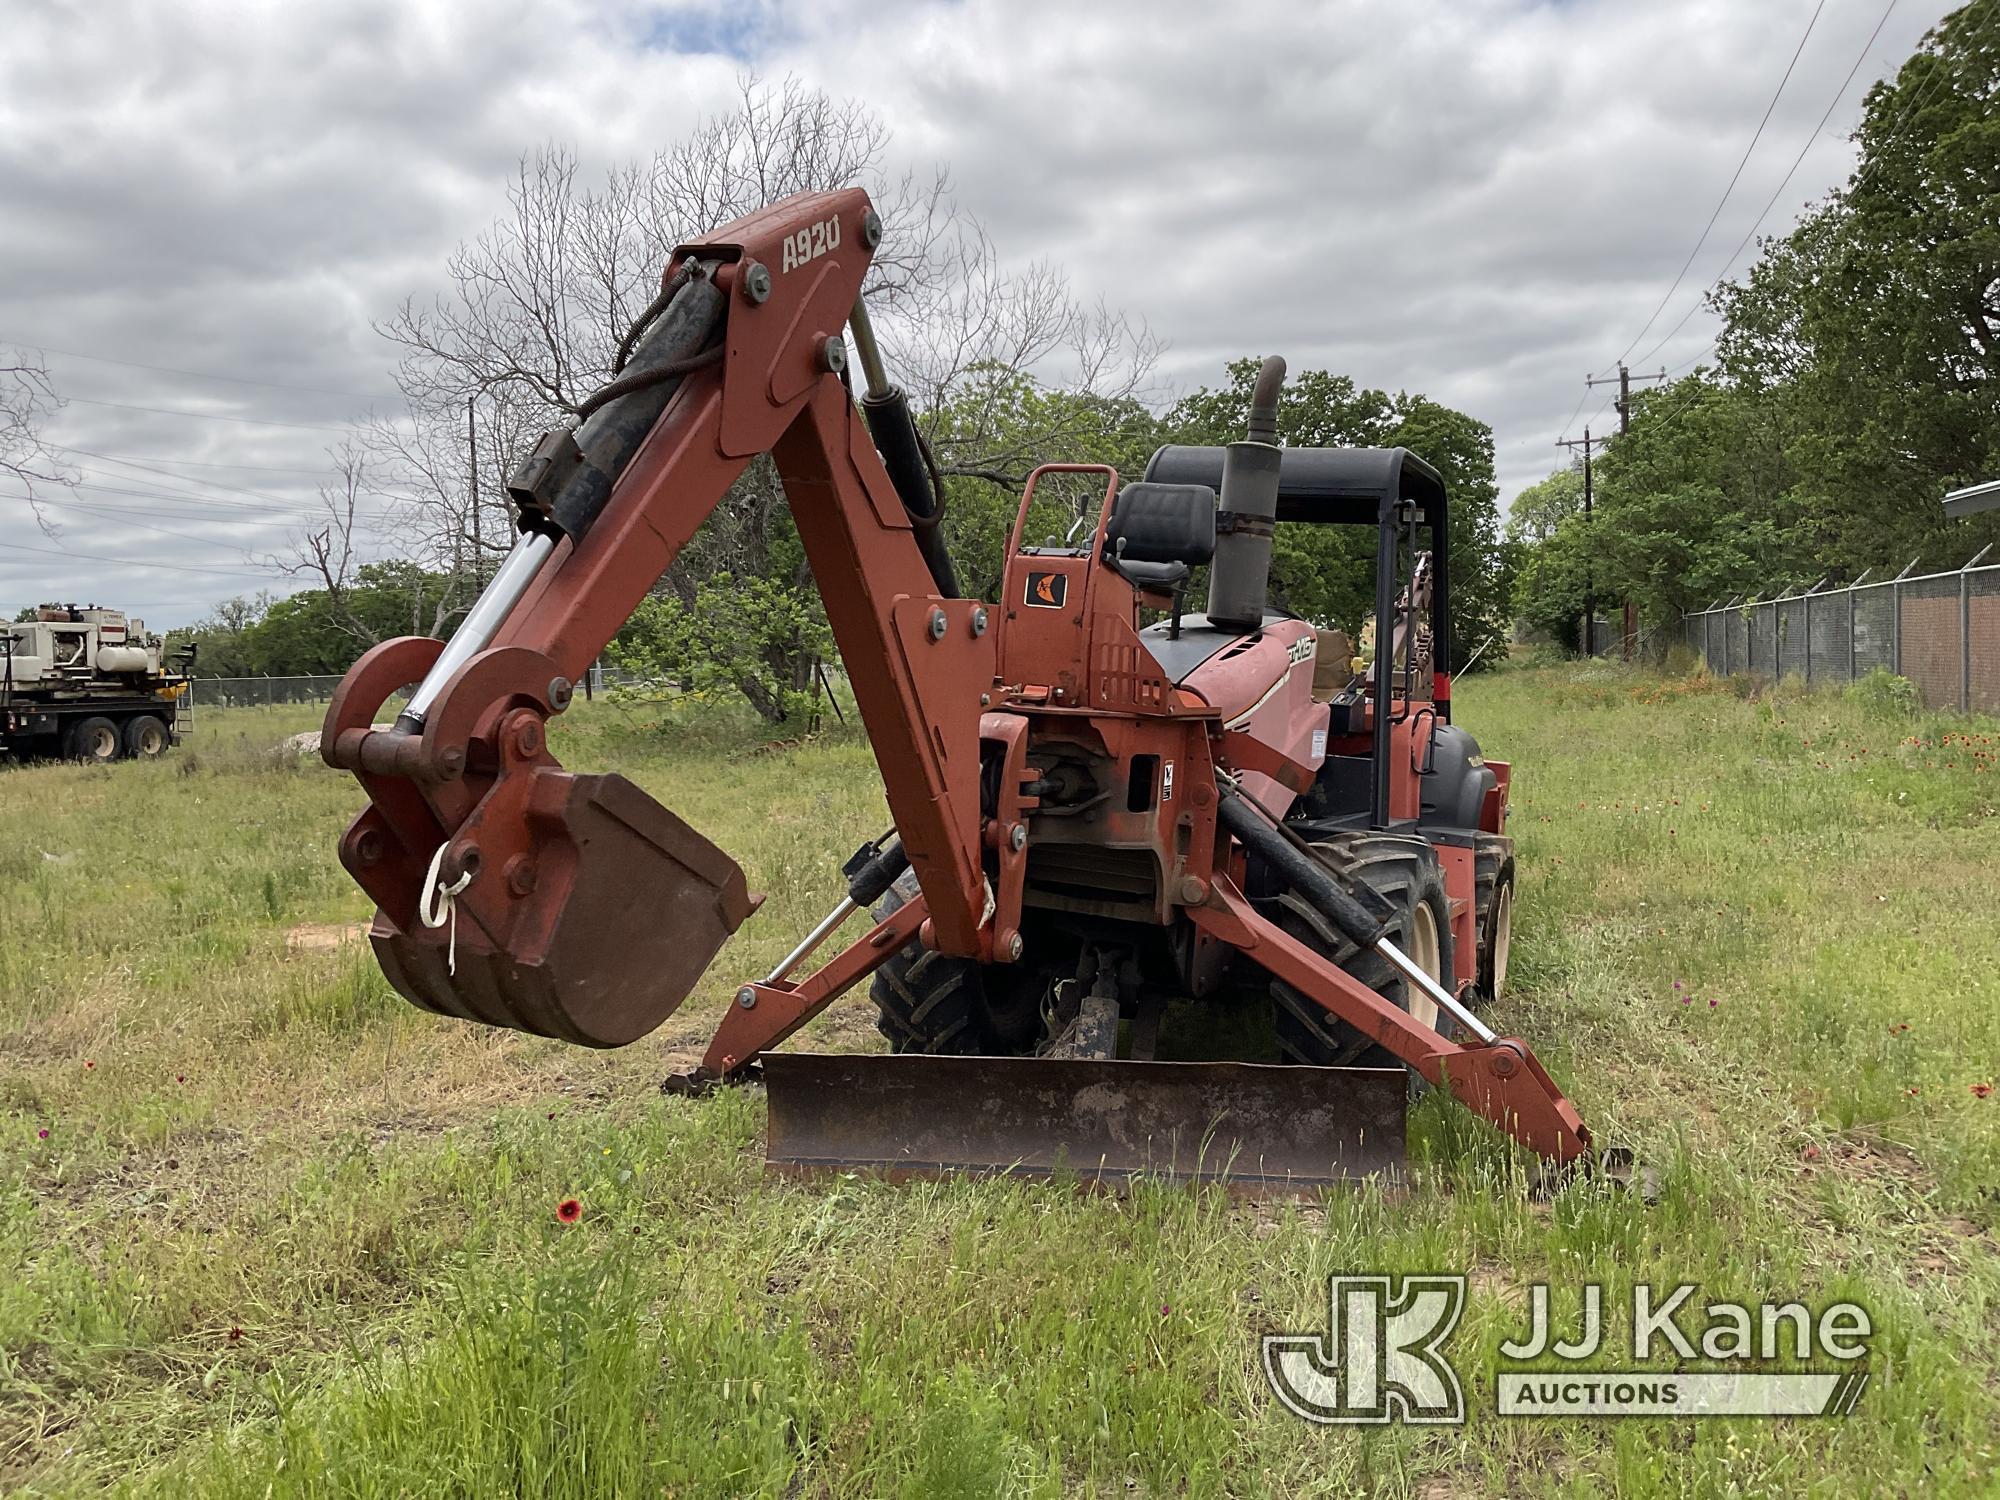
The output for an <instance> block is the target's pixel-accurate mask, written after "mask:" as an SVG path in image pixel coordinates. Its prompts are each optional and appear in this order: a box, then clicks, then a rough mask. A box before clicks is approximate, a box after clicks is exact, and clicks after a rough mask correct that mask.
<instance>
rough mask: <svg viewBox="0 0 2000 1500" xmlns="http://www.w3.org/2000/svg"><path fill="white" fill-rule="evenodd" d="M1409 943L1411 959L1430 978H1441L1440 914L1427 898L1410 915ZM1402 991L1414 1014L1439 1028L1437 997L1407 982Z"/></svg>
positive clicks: (1411, 1014) (1408, 1006)
mask: <svg viewBox="0 0 2000 1500" xmlns="http://www.w3.org/2000/svg"><path fill="white" fill-rule="evenodd" d="M1409 945H1410V947H1409V956H1410V960H1411V962H1413V963H1415V964H1416V966H1417V967H1418V968H1420V969H1422V970H1423V971H1424V972H1425V973H1426V974H1428V975H1430V976H1431V978H1433V979H1436V980H1438V981H1440V982H1442V981H1443V977H1444V976H1443V974H1442V972H1441V971H1442V970H1443V968H1444V959H1443V955H1442V953H1441V951H1440V949H1441V945H1440V944H1439V942H1438V925H1437V915H1436V913H1434V912H1433V911H1432V910H1431V906H1430V903H1429V902H1428V901H1420V902H1418V903H1417V909H1416V912H1415V913H1414V915H1412V917H1411V918H1410V932H1409ZM1403 993H1404V995H1405V996H1406V997H1407V1002H1408V1004H1407V1008H1408V1010H1409V1012H1410V1016H1411V1018H1412V1019H1414V1020H1418V1021H1421V1022H1423V1023H1424V1025H1426V1026H1428V1027H1430V1028H1431V1030H1433V1031H1435V1030H1437V1023H1438V1008H1437V1001H1435V1000H1433V999H1431V997H1430V996H1429V995H1426V994H1425V993H1423V991H1422V990H1420V989H1418V988H1417V987H1416V986H1415V985H1413V984H1409V983H1407V982H1406V983H1405V984H1404V986H1403Z"/></svg>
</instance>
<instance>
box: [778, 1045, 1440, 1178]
mask: <svg viewBox="0 0 2000 1500" xmlns="http://www.w3.org/2000/svg"><path fill="white" fill-rule="evenodd" d="M763 1068H764V1081H765V1084H766V1086H767V1088H768V1091H769V1096H770V1126H769V1132H768V1139H767V1145H766V1149H765V1163H766V1165H767V1166H768V1167H769V1168H770V1169H771V1170H773V1171H778V1172H784V1173H794V1174H804V1175H811V1174H817V1173H822V1172H833V1171H857V1170H858V1171H877V1172H882V1173H885V1174H887V1175H888V1176H889V1177H891V1178H893V1179H901V1178H906V1177H936V1176H942V1175H945V1174H947V1173H950V1174H959V1173H971V1174H973V1175H982V1174H984V1175H1010V1176H1011V1175H1018V1176H1024V1177H1052V1176H1055V1177H1072V1176H1073V1177H1074V1178H1076V1179H1078V1180H1081V1181H1084V1182H1090V1183H1095V1184H1102V1185H1106V1186H1116V1185H1118V1184H1121V1183H1124V1182H1128V1181H1131V1180H1132V1179H1134V1178H1146V1177H1150V1178H1158V1179H1161V1180H1166V1181H1179V1182H1193V1181H1198V1182H1217V1183H1222V1184H1225V1185H1226V1186H1228V1187H1229V1188H1230V1189H1231V1190H1232V1191H1234V1192H1240V1193H1242V1194H1244V1195H1246V1196H1252V1197H1261V1196H1285V1195H1290V1194H1298V1193H1309V1192H1311V1191H1313V1190H1314V1189H1317V1188H1319V1187H1322V1186H1325V1185H1327V1184H1330V1183H1335V1182H1342V1181H1346V1180H1350V1179H1354V1178H1361V1177H1376V1176H1379V1177H1384V1178H1387V1179H1390V1180H1394V1179H1395V1177H1396V1176H1397V1174H1398V1171H1399V1169H1400V1167H1401V1165H1402V1162H1403V1155H1404V1124H1405V1114H1406V1110H1407V1105H1408V1098H1409V1084H1408V1075H1407V1074H1406V1073H1405V1072H1404V1071H1403V1070H1402V1069H1401V1068H1304V1067H1278V1066H1268V1065H1265V1064H1260V1063H1240V1062H1137V1061H1119V1060H1108V1059H1099V1058H1051V1057H948V1056H926V1055H921V1054H916V1053H903V1054H896V1055H884V1054H827V1053H814V1052H771V1053H766V1054H765V1055H764V1058H763Z"/></svg>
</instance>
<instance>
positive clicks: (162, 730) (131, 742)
mask: <svg viewBox="0 0 2000 1500" xmlns="http://www.w3.org/2000/svg"><path fill="white" fill-rule="evenodd" d="M172 743H173V736H171V735H169V734H168V733H167V726H166V724H165V723H164V722H163V721H161V720H159V719H156V718H154V717H153V716H152V715H151V714H139V715H137V716H136V717H134V718H132V719H130V720H128V721H127V722H126V725H125V753H126V755H128V756H129V757H131V758H132V759H133V760H158V759H159V758H160V757H161V756H162V755H165V754H166V753H167V747H168V746H169V745H171V744H172Z"/></svg>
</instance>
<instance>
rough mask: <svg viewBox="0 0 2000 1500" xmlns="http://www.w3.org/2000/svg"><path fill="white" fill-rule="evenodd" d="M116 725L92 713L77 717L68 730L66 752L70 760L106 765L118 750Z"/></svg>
mask: <svg viewBox="0 0 2000 1500" xmlns="http://www.w3.org/2000/svg"><path fill="white" fill-rule="evenodd" d="M120 748H121V747H120V743H119V738H118V726H117V725H116V724H114V723H112V722H111V720H109V719H106V718H103V717H100V716H97V715H92V716H91V717H90V718H88V719H79V720H78V721H77V722H76V724H75V725H74V727H72V728H71V730H70V732H69V740H68V752H69V758H70V759H71V760H80V761H83V762H84V763H85V764H87V765H93V766H102V765H108V764H110V763H111V762H112V761H114V760H116V759H118V752H119V750H120Z"/></svg>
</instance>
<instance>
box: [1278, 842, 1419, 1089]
mask: <svg viewBox="0 0 2000 1500" xmlns="http://www.w3.org/2000/svg"><path fill="white" fill-rule="evenodd" d="M1313 852H1314V854H1315V855H1316V856H1317V857H1318V858H1319V860H1320V862H1321V863H1322V864H1324V865H1326V866H1327V868H1329V869H1331V870H1334V871H1335V872H1337V873H1340V874H1344V875H1346V876H1347V877H1348V878H1349V879H1350V880H1353V881H1357V882H1359V883H1360V884H1363V885H1366V886H1368V887H1369V888H1370V889H1371V890H1373V891H1374V892H1375V893H1376V894H1377V895H1379V896H1381V897H1382V898H1383V899H1384V900H1385V901H1387V903H1388V904H1389V906H1390V907H1391V908H1392V909H1393V910H1394V913H1395V915H1393V916H1392V917H1391V918H1390V919H1389V923H1388V928H1387V933H1386V936H1387V937H1388V939H1389V941H1390V942H1392V943H1394V944H1395V945H1396V946H1397V947H1398V948H1400V949H1402V950H1403V952H1404V953H1406V954H1408V955H1409V956H1410V957H1411V958H1413V959H1415V960H1416V962H1417V964H1418V966H1419V967H1421V968H1422V969H1423V971H1424V972H1425V973H1427V974H1429V975H1430V976H1431V977H1432V978H1433V979H1439V980H1442V978H1443V976H1444V975H1446V974H1449V973H1451V972H1452V964H1451V903H1450V901H1449V900H1448V899H1447V897H1446V895H1445V888H1444V870H1443V868H1442V867H1441V866H1440V865H1439V863H1438V857H1437V851H1436V850H1435V849H1433V848H1432V847H1431V846H1430V845H1429V844H1428V843H1426V842H1425V841H1424V840H1422V839H1406V838H1397V837H1395V836H1393V835H1390V834H1376V833H1342V834H1334V835H1332V836H1330V837H1328V838H1324V839H1320V840H1316V841H1315V842H1314V844H1313ZM1278 906H1279V912H1278V918H1277V920H1278V925H1279V926H1280V927H1282V928H1284V929H1285V931H1286V932H1288V933H1290V934H1291V935H1292V936H1293V937H1295V938H1297V939H1299V941H1301V942H1303V943H1304V944H1305V945H1306V946H1307V947H1309V948H1311V949H1312V950H1313V951H1314V952H1316V953H1321V954H1324V955H1325V956H1326V957H1328V958H1330V959H1332V960H1333V962H1334V963H1335V964H1336V965H1338V966H1339V967H1340V968H1342V969H1344V970H1346V971H1347V972H1348V973H1349V974H1352V975H1353V976H1354V977H1355V978H1357V979H1359V980H1360V981H1361V982H1362V983H1363V984H1365V985H1367V986H1368V987H1369V988H1370V989H1371V990H1373V991H1375V993H1376V994H1378V995H1381V996H1383V997H1384V998H1385V999H1387V1000H1388V1001H1389V1002H1390V1003H1391V1004H1393V1005H1395V1006H1397V1007H1398V1008H1399V1009H1401V1010H1405V1011H1408V1012H1409V1013H1410V1014H1411V1015H1412V1016H1414V1017H1415V1018H1416V1019H1417V1020H1419V1021H1421V1022H1423V1023H1424V1024H1425V1025H1426V1026H1429V1027H1431V1028H1433V1029H1434V1030H1439V1031H1442V1032H1443V1034H1444V1035H1445V1036H1447V1037H1449V1036H1450V1035H1451V1034H1452V1032H1451V1026H1452V1022H1451V1019H1450V1017H1448V1016H1445V1017H1440V1016H1439V1014H1438V1008H1437V1005H1436V1003H1435V1002H1434V1001H1432V1000H1430V999H1429V998H1428V997H1427V996H1425V995H1424V994H1423V993H1422V992H1421V991H1418V992H1415V993H1414V994H1413V993H1412V990H1411V986H1410V985H1409V983H1408V981H1406V980H1405V979H1404V978H1403V976H1402V975H1401V974H1399V973H1398V972H1397V971H1396V970H1395V969H1393V968H1391V967H1390V965H1389V961H1388V960H1387V959H1385V958H1383V957H1382V956H1381V955H1380V954H1379V953H1377V952H1375V951H1374V950H1373V949H1370V950H1368V951H1365V952H1364V951H1362V950H1361V949H1359V948H1357V947H1356V946H1355V944H1354V943H1353V942H1352V941H1350V940H1349V939H1348V938H1347V937H1346V935H1345V934H1343V933H1342V932H1341V931H1340V929H1339V928H1337V927H1335V926H1334V925H1333V923H1331V922H1329V921H1328V920H1327V919H1326V918H1325V917H1324V916H1322V915H1321V914H1320V913H1319V911H1318V910H1316V909H1315V908H1314V907H1312V906H1311V905H1309V904H1308V903H1307V902H1306V901H1305V899H1304V898H1303V897H1301V896H1299V895H1298V894H1297V893H1296V892H1290V891H1288V892H1286V893H1285V894H1284V895H1283V896H1281V897H1279V898H1278ZM1271 999H1272V1002H1273V1007H1272V1009H1273V1013H1274V1017H1275V1020H1276V1026H1277V1034H1278V1050H1279V1051H1280V1052H1281V1053H1283V1054H1284V1056H1285V1058H1286V1060H1287V1061H1290V1062H1299V1063H1308V1064H1311V1065H1313V1066H1315V1067H1381V1068H1393V1067H1400V1066H1402V1060H1401V1059H1400V1058H1398V1057H1396V1056H1395V1055H1394V1054H1392V1053H1391V1052H1389V1051H1388V1050H1387V1049H1386V1048H1384V1047H1382V1046H1381V1045H1380V1044H1378V1043H1376V1042H1375V1041H1373V1040H1372V1039H1371V1038H1369V1037H1367V1036H1364V1035H1363V1034H1362V1033H1361V1032H1359V1031H1356V1030H1355V1029H1354V1028H1353V1027H1352V1026H1349V1025H1348V1024H1347V1023H1346V1022H1345V1021H1342V1020H1340V1019H1339V1018H1338V1017H1337V1016H1335V1015H1333V1014H1332V1012H1330V1011H1328V1010H1325V1009H1324V1008H1322V1007H1321V1006H1319V1005H1317V1004H1315V1003H1314V1002H1313V1001H1312V1000H1310V999H1308V998H1307V997H1306V996H1304V995H1302V994H1300V993H1299V992H1298V991H1297V990H1295V989H1293V988H1292V987H1291V986H1290V985H1288V984H1286V983H1284V982H1283V981H1282V980H1273V981H1272V983H1271Z"/></svg>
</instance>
